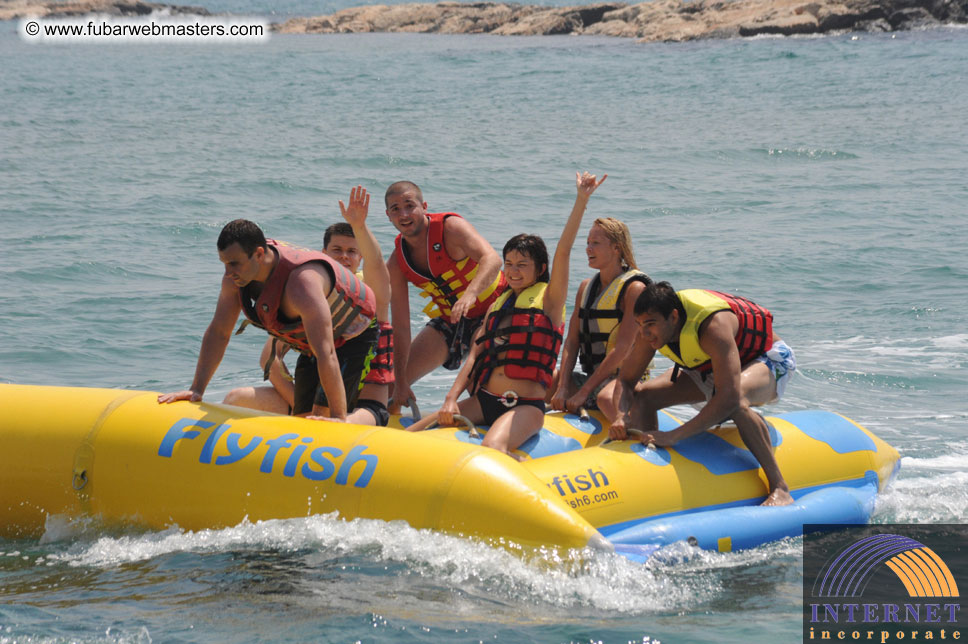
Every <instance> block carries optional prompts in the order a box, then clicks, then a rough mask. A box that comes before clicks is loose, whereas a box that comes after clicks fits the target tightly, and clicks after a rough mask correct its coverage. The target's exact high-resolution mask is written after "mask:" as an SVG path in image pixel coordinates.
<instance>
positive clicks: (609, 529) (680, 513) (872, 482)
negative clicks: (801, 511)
mask: <svg viewBox="0 0 968 644" xmlns="http://www.w3.org/2000/svg"><path fill="white" fill-rule="evenodd" d="M871 486H872V487H873V489H874V491H875V492H876V491H877V489H878V479H877V472H874V471H872V470H867V472H865V473H864V476H861V477H858V478H856V479H847V480H844V481H837V482H835V483H826V484H822V485H812V486H810V487H804V488H798V489H796V490H791V491H790V496H792V497H793V499H794V501H799V500H800V499H801V498H802V497H804V496H806V495H808V494H812V493H814V492H817V491H819V490H824V489H827V488H832V487H843V488H853V489H864V488H867V487H871ZM765 500H766V495H765V494H764V495H763V496H759V497H755V498H751V499H744V500H741V501H730V502H729V503H719V504H716V505H707V506H704V507H701V508H694V509H692V510H677V511H676V512H669V513H667V514H657V515H654V516H649V517H642V518H641V519H632V520H630V521H622V522H620V523H613V524H612V525H606V526H601V527H598V528H597V529H598V531H599V532H600V533H601V534H602V535H603V536H605V537H608V538H609V539H612V537H613V536H615V535H618V534H620V533H622V532H624V531H626V530H630V529H634V528H635V527H636V526H639V525H642V524H645V523H649V522H653V521H660V520H666V519H675V518H677V517H685V518H688V517H690V516H695V515H700V514H708V513H710V512H717V511H719V510H725V509H729V508H744V507H758V506H759V504H760V503H762V502H763V501H765ZM770 509H773V508H770ZM820 523H823V522H822V521H821V522H820ZM831 523H836V522H833V521H832V522H831Z"/></svg>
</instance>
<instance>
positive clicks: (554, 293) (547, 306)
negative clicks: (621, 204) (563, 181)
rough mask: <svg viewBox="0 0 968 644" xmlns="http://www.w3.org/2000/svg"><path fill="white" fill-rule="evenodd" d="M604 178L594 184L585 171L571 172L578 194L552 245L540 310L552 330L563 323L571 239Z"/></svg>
mask: <svg viewBox="0 0 968 644" xmlns="http://www.w3.org/2000/svg"><path fill="white" fill-rule="evenodd" d="M607 178H608V175H607V174H605V175H602V178H601V181H596V178H595V175H593V174H588V173H587V172H585V173H582V174H578V173H577V172H576V173H575V185H576V186H577V188H578V194H577V195H576V196H575V205H574V206H572V209H571V214H570V215H568V221H566V222H565V228H564V230H562V231H561V237H560V238H559V239H558V245H557V246H555V257H554V260H553V262H552V264H551V279H550V280H549V281H548V288H547V290H546V291H545V299H544V311H545V313H546V314H547V315H548V317H550V318H551V321H552V324H554V325H555V326H556V327H557V326H558V325H559V324H562V323H563V322H564V319H562V317H561V316H562V315H563V311H564V306H565V298H567V297H568V269H569V263H570V262H571V249H572V247H573V246H574V245H575V238H576V237H578V229H579V227H581V219H582V217H583V216H584V214H585V208H586V206H588V199H589V197H591V196H592V193H593V192H595V189H596V188H598V186H600V185H602V183H604V181H605V179H607ZM569 332H570V330H569Z"/></svg>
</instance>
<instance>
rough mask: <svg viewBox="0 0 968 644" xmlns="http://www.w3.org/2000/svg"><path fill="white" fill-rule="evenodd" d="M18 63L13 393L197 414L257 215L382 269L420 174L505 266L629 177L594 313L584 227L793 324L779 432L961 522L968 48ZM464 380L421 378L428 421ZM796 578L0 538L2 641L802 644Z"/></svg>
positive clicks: (927, 514)
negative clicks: (856, 463)
mask: <svg viewBox="0 0 968 644" xmlns="http://www.w3.org/2000/svg"><path fill="white" fill-rule="evenodd" d="M214 8H215V9H217V10H227V9H226V8H225V7H223V6H218V7H214ZM229 9H231V7H230V8H229ZM287 11H289V12H290V13H299V14H303V15H305V14H312V13H318V12H319V11H315V10H314V9H313V7H309V6H307V5H302V6H300V7H298V8H297V9H296V10H292V9H291V8H290V9H287ZM0 60H2V61H3V62H2V67H3V71H2V72H0V237H2V238H3V240H4V242H5V243H4V244H3V251H2V252H3V261H2V262H0V282H2V284H3V289H2V290H0V337H2V338H3V340H2V342H0V380H2V381H4V382H12V383H25V384H45V385H65V386H98V387H116V388H123V389H149V390H156V391H171V390H177V389H182V388H184V387H186V386H187V385H188V384H189V383H190V382H191V378H192V373H193V370H194V365H195V358H196V356H197V352H198V347H199V342H200V338H201V335H202V333H203V331H204V329H205V327H206V325H207V324H208V322H209V320H210V317H211V314H212V311H213V310H214V306H215V299H216V294H217V292H218V286H219V280H220V275H221V271H222V267H221V264H220V263H219V261H218V257H217V255H216V249H215V239H216V237H217V235H218V231H219V230H220V228H221V226H222V225H223V224H225V223H226V222H227V221H229V220H232V219H235V218H237V217H246V218H250V219H253V220H255V221H257V222H258V223H259V224H261V225H262V226H263V227H264V229H265V230H266V231H267V233H268V234H269V235H271V236H273V237H276V238H280V239H286V240H289V241H293V242H297V243H301V244H304V245H309V246H314V245H320V244H321V240H322V231H323V230H324V228H325V227H326V226H327V225H328V224H329V223H332V222H334V221H337V220H338V218H339V212H338V206H337V201H338V200H339V199H341V198H342V199H344V200H345V199H346V198H347V196H348V193H349V189H350V187H352V186H354V185H357V184H362V185H364V186H366V187H367V188H368V189H370V190H371V191H372V192H373V194H374V200H373V203H372V204H371V209H372V213H371V220H370V222H371V225H372V227H373V228H374V230H375V231H376V234H377V237H378V239H379V241H380V243H381V246H382V248H383V250H384V252H385V253H388V252H389V251H390V249H391V248H392V240H393V235H394V231H393V229H392V227H391V225H390V224H389V222H388V220H387V219H386V217H385V216H384V213H383V212H382V209H381V207H380V201H381V200H380V196H381V195H382V192H383V190H384V189H385V188H386V186H387V185H389V184H390V183H391V182H392V181H395V180H399V179H409V180H412V181H415V182H416V183H418V184H419V185H420V186H421V187H422V188H423V192H424V195H425V197H426V199H427V201H428V204H429V206H430V209H431V210H450V211H456V212H460V213H462V214H464V215H465V216H466V217H467V218H468V219H469V220H470V221H471V222H472V223H473V224H474V226H475V227H477V229H478V230H480V231H481V233H482V234H483V235H484V236H485V237H486V238H487V239H488V240H489V241H490V242H491V243H492V244H494V245H495V247H497V248H500V247H501V246H502V245H503V243H504V241H505V240H506V239H507V238H508V237H510V236H511V235H512V234H514V233H518V232H532V233H538V234H540V235H542V236H543V237H544V238H545V239H546V240H547V241H548V243H549V245H550V246H552V247H553V245H554V243H555V242H556V240H557V238H558V235H559V233H560V230H561V227H562V225H563V223H564V220H565V218H566V216H567V214H568V212H569V210H570V208H571V204H572V201H573V198H574V191H575V189H574V173H575V171H576V170H585V169H587V170H589V171H591V172H594V173H599V174H601V173H604V172H607V173H608V175H609V177H608V180H607V181H606V183H605V184H604V185H602V187H601V188H600V189H599V190H598V191H597V192H596V194H595V195H594V196H593V197H592V201H591V204H590V206H589V211H588V214H587V215H586V221H585V224H584V225H583V227H582V231H581V233H580V238H579V242H578V243H577V244H576V247H575V249H574V251H573V253H572V258H571V280H570V283H571V293H572V297H573V294H574V292H575V289H576V288H577V285H578V282H579V281H580V280H581V279H582V278H584V277H586V276H588V275H589V274H590V271H589V269H588V268H587V264H586V262H585V258H584V253H583V250H584V244H583V239H584V235H585V234H586V232H587V229H588V226H589V224H590V222H591V220H592V219H593V218H594V217H604V216H612V217H617V218H620V219H622V220H624V221H626V222H627V223H628V224H629V226H630V228H631V230H632V234H633V237H634V249H635V253H636V259H637V261H638V263H639V265H640V267H641V268H642V269H643V270H645V271H646V272H648V273H649V274H650V275H652V277H654V278H656V279H666V280H669V281H671V282H672V283H673V285H674V286H676V287H678V288H686V287H705V288H716V289H720V290H725V291H728V292H734V293H738V294H741V295H745V296H747V297H750V298H751V299H753V300H755V301H757V302H759V303H761V304H763V305H765V306H767V307H769V308H770V309H771V310H772V311H773V312H774V313H775V316H776V328H777V331H778V333H779V334H780V335H781V336H782V337H783V338H784V339H785V340H786V341H787V342H788V343H789V344H790V345H791V346H793V347H794V348H795V350H796V351H797V355H798V359H799V365H800V369H799V373H798V375H797V377H796V379H795V380H794V381H793V383H792V384H791V385H790V387H789V389H788V390H787V395H786V397H785V398H784V399H783V400H782V401H780V402H779V403H778V404H775V405H773V406H771V407H769V408H767V410H766V411H767V412H768V413H779V412H784V411H791V410H798V409H824V410H830V411H836V412H839V413H842V414H844V415H846V416H848V417H850V418H853V419H855V420H856V421H858V422H859V423H861V424H862V425H864V426H866V427H868V428H869V429H871V430H873V431H874V432H876V433H877V434H878V435H880V436H881V437H882V438H884V439H885V440H887V441H888V442H890V443H891V444H893V445H894V446H896V447H897V448H898V449H899V450H900V452H901V454H902V464H903V466H902V469H901V472H900V475H899V477H898V479H897V481H896V482H895V484H894V486H893V488H892V489H891V490H889V491H888V492H887V493H886V494H884V495H883V496H882V497H881V499H880V501H879V504H878V507H877V510H876V512H875V515H874V521H876V522H881V523H889V522H930V523H946V522H947V523H959V522H964V521H965V520H966V518H968V438H966V437H965V430H966V427H968V410H966V405H965V393H966V391H968V376H966V367H968V330H966V317H968V316H966V312H968V306H966V303H965V302H966V296H968V260H966V259H965V255H964V253H965V250H966V244H965V232H964V231H965V227H966V224H968V217H966V204H968V187H966V181H965V176H966V174H965V173H966V168H968V129H966V126H965V115H966V114H968V32H966V31H965V30H959V29H941V30H934V31H925V32H914V33H902V34H897V35H896V36H895V35H891V34H885V35H867V34H863V35H856V34H855V35H850V34H848V35H843V36H831V37H823V38H802V39H799V38H798V39H782V38H781V39H754V40H727V41H707V42H698V43H688V44H638V43H635V42H632V41H628V40H617V39H602V38H585V37H545V38H530V37H521V38H501V37H489V36H441V35H414V34H395V35H394V34H365V35H332V36H279V35H276V36H272V37H271V38H270V39H269V40H268V42H266V43H263V44H251V45H241V44H232V45H228V44H204V45H192V44H186V43H167V44H165V43H162V44H153V45H147V44H131V43H128V44H107V43H98V44H74V45H54V44H31V43H27V42H25V41H23V40H22V39H21V38H20V36H19V35H18V33H17V24H16V23H2V24H0ZM422 304H423V300H421V299H420V298H418V297H416V295H415V294H411V308H412V313H411V317H412V323H413V325H414V329H417V328H419V325H421V324H423V320H424V318H423V317H422V314H421V312H420V309H421V308H422ZM261 343H262V338H261V337H260V335H259V333H257V332H254V331H251V330H250V331H249V332H248V333H246V334H244V335H242V336H238V337H236V338H233V340H232V342H231V344H230V346H229V349H228V351H227V352H226V355H225V358H224V359H223V361H222V364H221V367H220V368H219V370H218V372H217V373H216V375H215V377H214V379H213V381H212V383H211V385H210V387H209V389H208V391H207V393H206V399H208V400H213V401H218V400H220V399H221V397H222V396H223V395H224V394H225V393H226V392H227V391H228V390H229V389H231V388H232V387H234V386H237V385H242V384H257V383H258V382H259V381H260V371H259V369H258V367H257V364H256V363H257V359H258V353H259V347H260V346H261ZM666 364H667V363H660V366H665V365H666ZM452 377H453V374H452V373H450V372H444V371H442V370H439V371H437V372H435V373H433V374H432V375H430V376H428V377H427V378H425V379H424V380H422V381H421V382H420V383H418V384H417V386H416V387H415V390H416V393H417V395H418V396H419V398H420V402H421V406H422V409H423V410H424V411H425V412H426V411H432V410H433V409H434V407H435V405H436V404H439V402H440V401H441V400H442V398H443V395H444V392H445V391H446V390H447V388H448V387H449V385H450V382H451V379H452ZM686 413H688V412H686ZM0 422H2V419H0ZM3 476H4V473H0V482H2V480H3ZM549 556H552V555H549ZM802 581H803V574H802V564H801V560H800V542H799V540H796V539H791V540H786V541H782V542H779V543H774V544H770V545H767V546H763V547H760V548H757V549H754V550H751V551H747V552H738V553H728V554H719V553H708V552H700V551H696V550H694V549H692V548H690V547H689V546H687V545H681V546H674V547H672V548H670V549H668V550H666V551H663V552H661V553H660V555H659V556H657V557H656V558H655V559H653V560H652V561H651V562H650V563H649V564H647V565H645V566H642V565H639V564H633V563H632V562H630V561H627V560H625V559H623V558H621V557H618V556H614V555H606V554H600V553H577V554H574V555H564V558H563V559H562V560H560V561H553V562H550V563H549V562H548V561H541V560H537V561H530V560H529V561H522V560H521V559H519V558H517V557H514V556H511V555H509V554H507V553H506V552H504V551H498V550H492V549H489V548H486V547H483V546H481V545H480V544H478V543H476V542H470V541H463V540H460V539H456V538H453V537H448V536H444V535H439V534H434V533H431V532H426V531H417V530H413V529H412V528H410V527H408V526H407V525H405V524H398V523H384V522H380V521H363V520H356V521H351V522H344V521H342V520H341V519H339V518H338V517H335V516H318V517H312V518H306V519H294V520H286V521H270V522H265V523H258V524H242V525H239V526H237V527H233V528H229V529H225V530H213V531H202V532H196V533H186V532H183V531H180V530H178V529H177V528H172V529H170V530H166V531H160V532H147V533H146V532H143V531H136V530H130V531H120V532H105V531H104V530H103V529H102V528H100V527H98V526H96V525H95V526H90V528H89V529H84V528H83V527H81V528H80V529H79V528H78V527H76V526H75V527H73V528H72V529H70V530H68V529H66V528H65V527H64V526H59V525H57V524H56V523H51V525H50V526H49V527H48V530H47V532H46V534H45V535H44V537H43V538H42V539H40V540H22V541H10V540H6V541H4V540H0V642H3V643H4V644H6V643H8V642H44V643H46V642H111V643H114V642H178V641H182V642H223V641H251V642H256V641H293V642H295V641H320V642H355V641H364V642H391V641H392V642H396V641H403V642H438V641H456V642H490V641H501V642H503V641H516V642H532V641H539V642H655V641H661V642H748V641H753V642H771V643H772V642H792V641H798V640H799V637H800V635H799V633H800V627H801V623H800V619H801V618H800V607H801V594H800V593H801V584H802Z"/></svg>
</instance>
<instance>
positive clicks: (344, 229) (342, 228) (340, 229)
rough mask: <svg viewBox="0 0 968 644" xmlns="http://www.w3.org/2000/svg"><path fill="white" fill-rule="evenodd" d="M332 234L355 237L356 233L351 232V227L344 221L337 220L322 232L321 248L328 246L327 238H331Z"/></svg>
mask: <svg viewBox="0 0 968 644" xmlns="http://www.w3.org/2000/svg"><path fill="white" fill-rule="evenodd" d="M333 235H339V236H340V237H352V238H353V239H356V235H354V234H353V227H352V226H350V225H349V224H348V223H346V222H345V221H338V222H336V223H335V224H333V225H332V226H330V227H329V228H327V229H326V232H325V233H323V248H324V249H325V248H326V247H327V246H329V240H331V239H332V238H333Z"/></svg>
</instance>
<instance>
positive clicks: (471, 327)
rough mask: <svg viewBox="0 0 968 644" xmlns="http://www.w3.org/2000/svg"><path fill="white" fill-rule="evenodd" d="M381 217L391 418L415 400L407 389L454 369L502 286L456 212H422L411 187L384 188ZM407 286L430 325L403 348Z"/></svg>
mask: <svg viewBox="0 0 968 644" xmlns="http://www.w3.org/2000/svg"><path fill="white" fill-rule="evenodd" d="M385 200H386V208H387V210H386V212H387V217H389V218H390V222H391V223H392V224H393V226H394V227H395V228H396V229H397V230H398V231H399V232H400V234H399V235H397V238H396V241H395V242H394V250H393V254H392V255H391V256H390V259H389V260H387V269H388V270H389V272H390V287H391V296H390V311H391V314H392V316H393V346H394V374H395V385H394V390H393V401H392V403H391V405H390V412H391V413H399V410H400V407H401V405H407V404H408V401H409V400H411V399H413V400H416V397H415V396H414V395H413V390H412V389H411V385H412V384H413V383H414V382H416V381H417V380H419V379H420V378H421V377H423V376H425V375H426V374H428V373H430V372H431V371H433V370H434V369H435V368H437V367H439V366H441V365H443V366H444V368H446V369H450V370H456V369H459V368H460V366H461V362H462V361H463V358H464V355H465V354H466V352H467V350H468V346H469V345H470V338H471V335H473V333H474V331H475V330H476V329H477V327H479V326H480V324H481V321H482V320H483V319H484V314H485V313H487V309H488V307H490V305H491V303H492V302H493V301H494V300H496V299H497V297H498V296H499V295H500V294H501V293H502V292H503V291H504V289H505V288H506V286H507V284H506V282H505V280H504V274H503V273H501V265H502V261H501V258H500V256H499V255H498V254H497V253H496V252H495V251H494V248H493V247H491V245H490V244H489V243H488V242H487V241H486V240H485V239H484V238H483V237H481V235H480V233H478V232H477V231H476V230H475V229H474V227H473V226H471V225H470V224H469V223H468V222H467V221H466V220H465V219H464V218H463V217H461V216H460V215H458V214H456V213H428V212H427V203H426V202H425V201H424V198H423V194H422V193H421V191H420V188H419V187H417V185H416V184H414V183H411V182H409V181H398V182H396V183H394V184H393V185H391V186H390V187H389V188H387V192H386V198H385ZM408 282H410V283H412V284H414V285H416V286H417V287H418V288H420V289H421V290H422V295H423V296H424V297H429V298H430V300H431V301H430V303H429V304H428V305H427V307H426V308H425V309H424V312H426V313H427V314H428V315H430V317H431V320H430V322H429V323H428V324H427V326H425V327H424V328H423V329H422V330H421V331H420V333H418V334H417V337H416V338H413V342H412V343H411V335H410V293H409V285H408Z"/></svg>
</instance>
